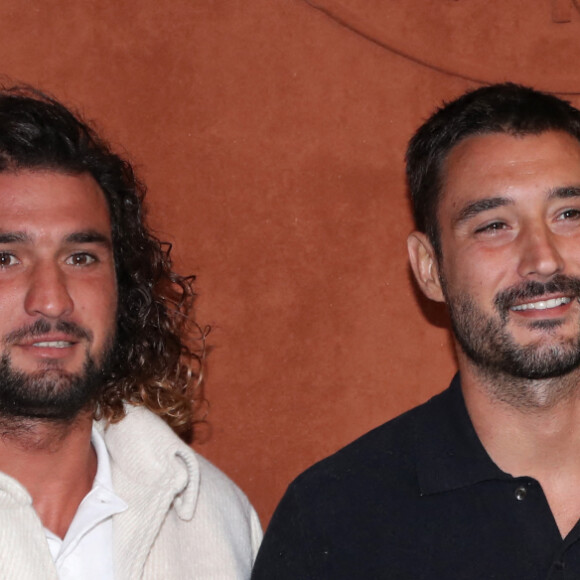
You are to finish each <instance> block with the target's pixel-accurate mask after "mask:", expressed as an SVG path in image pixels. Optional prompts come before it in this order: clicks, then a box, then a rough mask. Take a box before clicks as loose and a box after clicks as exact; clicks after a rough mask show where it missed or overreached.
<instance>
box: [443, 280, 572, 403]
mask: <svg viewBox="0 0 580 580" xmlns="http://www.w3.org/2000/svg"><path fill="white" fill-rule="evenodd" d="M443 289H444V293H445V297H446V300H447V305H448V308H449V315H450V318H451V326H452V329H453V333H454V335H455V338H456V341H457V343H458V345H459V347H460V349H461V351H462V352H463V353H464V354H465V355H466V357H467V359H468V361H469V363H470V364H471V367H472V368H473V369H474V371H475V372H476V374H477V375H478V376H479V377H480V379H481V380H482V383H483V384H484V385H485V387H486V388H487V390H488V391H489V393H490V394H491V395H492V397H493V398H496V399H498V400H500V401H503V402H506V403H508V404H510V405H512V406H515V407H517V408H521V409H526V408H527V409H534V408H539V407H547V406H553V405H554V404H556V403H557V402H559V401H561V400H562V399H565V398H569V397H570V396H572V395H573V394H574V393H575V392H576V391H577V390H578V384H579V381H578V377H577V376H576V375H577V373H575V372H574V371H576V370H577V369H578V368H579V367H580V323H579V325H578V329H577V332H576V334H575V335H574V336H572V337H568V338H557V330H558V328H559V327H560V326H561V325H562V321H560V320H539V321H535V322H534V321H531V322H529V323H528V324H529V327H530V328H532V329H533V328H536V329H537V330H539V331H542V334H543V336H540V338H538V339H537V340H536V341H534V342H532V343H530V344H526V345H521V344H518V343H517V342H515V340H514V338H513V336H512V334H511V333H510V332H509V330H508V323H509V316H510V307H511V306H513V305H514V304H515V303H516V300H519V301H522V300H525V301H533V300H534V299H535V298H538V297H541V296H545V295H546V294H549V293H560V292H561V293H564V294H566V295H571V296H573V297H574V298H573V299H577V298H578V296H580V280H578V279H575V278H571V277H568V276H562V275H557V276H555V277H554V278H553V279H552V280H550V281H549V282H547V283H541V282H536V281H529V282H527V283H524V284H520V285H518V286H515V287H512V288H509V289H507V290H505V291H502V292H500V293H498V295H497V296H496V298H495V301H494V308H495V312H496V316H492V315H488V314H487V313H485V312H483V311H482V310H481V309H480V308H479V306H478V305H477V304H476V303H475V301H474V300H473V299H472V298H471V296H469V295H467V294H457V295H453V294H450V292H449V290H448V288H447V284H446V283H443Z"/></svg>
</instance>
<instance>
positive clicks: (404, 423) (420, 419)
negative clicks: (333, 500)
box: [292, 391, 447, 489]
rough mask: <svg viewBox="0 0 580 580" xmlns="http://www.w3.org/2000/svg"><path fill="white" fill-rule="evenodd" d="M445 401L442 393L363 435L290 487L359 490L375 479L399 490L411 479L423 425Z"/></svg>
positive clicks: (308, 471) (436, 412) (299, 477)
mask: <svg viewBox="0 0 580 580" xmlns="http://www.w3.org/2000/svg"><path fill="white" fill-rule="evenodd" d="M446 397H447V391H444V392H443V393H440V394H438V395H436V396H435V397H433V398H431V399H430V400H428V401H426V402H425V403H423V404H421V405H418V406H417V407H414V408H412V409H410V410H409V411H406V412H405V413H403V414H401V415H399V416H397V417H395V418H393V419H391V420H390V421H387V422H386V423H383V424H382V425H380V426H379V427H376V428H375V429H373V430H372V431H369V432H368V433H366V434H364V435H362V436H361V437H359V438H358V439H356V440H355V441H353V442H352V443H349V444H348V445H346V446H345V447H343V448H342V449H340V450H339V451H337V452H336V453H334V454H333V455H330V456H329V457H327V458H326V459H323V460H322V461H319V462H318V463H316V464H314V465H313V466H312V467H310V468H309V469H307V470H306V471H305V472H304V473H302V474H301V475H300V476H298V477H297V478H296V479H295V480H294V482H293V484H292V486H293V487H294V488H296V489H301V488H303V487H308V488H310V489H316V488H317V487H319V486H320V485H321V484H323V482H324V488H325V489H326V486H327V485H332V484H333V483H334V484H337V485H341V484H344V485H348V484H349V482H352V483H353V485H355V486H361V485H364V482H365V481H367V482H368V483H369V484H372V483H373V481H375V478H380V481H381V485H382V486H385V485H388V483H389V481H390V480H392V482H393V483H394V484H396V485H397V486H400V485H401V479H402V478H404V476H405V474H408V476H409V477H412V476H413V472H414V465H415V460H416V453H415V450H416V446H417V442H418V439H420V438H421V437H422V434H423V432H424V431H425V424H426V423H427V422H429V421H431V420H437V417H438V415H439V409H440V408H441V406H443V405H444V404H445V398H446Z"/></svg>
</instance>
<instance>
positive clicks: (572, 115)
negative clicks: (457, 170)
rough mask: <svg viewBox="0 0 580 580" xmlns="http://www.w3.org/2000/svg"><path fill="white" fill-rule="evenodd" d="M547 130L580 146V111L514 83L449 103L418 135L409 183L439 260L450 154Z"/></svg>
mask: <svg viewBox="0 0 580 580" xmlns="http://www.w3.org/2000/svg"><path fill="white" fill-rule="evenodd" d="M545 131H563V132H566V133H568V134H570V135H572V136H573V137H574V138H575V139H577V140H578V141H580V111H578V109H575V108H574V107H573V106H572V105H571V104H570V103H568V102H567V101H564V100H562V99H559V98H558V97H555V96H554V95H550V94H548V93H543V92H540V91H537V90H535V89H532V88H530V87H525V86H522V85H517V84H514V83H502V84H496V85H488V86H485V87H481V88H479V89H476V90H473V91H469V92H467V93H465V94H463V95H462V96H461V97H459V98H458V99H456V100H454V101H452V102H450V103H444V104H443V106H442V107H440V108H439V109H437V110H436V111H435V113H434V114H433V115H432V116H431V117H430V118H429V119H428V120H427V121H426V122H425V123H424V124H423V125H422V126H421V127H420V128H419V129H418V130H417V132H416V133H415V135H414V136H413V138H412V139H411V141H410V142H409V147H408V149H407V157H406V159H407V181H408V184H409V191H410V194H411V203H412V207H413V215H414V218H415V225H416V227H417V229H418V230H420V231H422V232H425V233H426V234H427V235H428V237H429V240H430V241H431V244H432V245H433V247H434V249H435V251H436V253H437V256H438V257H440V252H441V248H440V239H439V224H438V221H437V209H438V203H439V196H440V194H441V190H442V188H443V185H444V184H443V174H444V164H445V161H446V159H447V156H448V155H449V153H450V152H451V149H453V147H455V146H456V145H457V144H459V142H460V141H463V140H464V139H466V138H468V137H471V136H474V135H485V134H489V133H507V134H510V135H516V136H523V135H537V134H539V133H544V132H545Z"/></svg>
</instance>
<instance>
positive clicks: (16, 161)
mask: <svg viewBox="0 0 580 580" xmlns="http://www.w3.org/2000/svg"><path fill="white" fill-rule="evenodd" d="M22 170H49V171H57V172H62V173H65V174H72V175H80V174H89V175H91V176H92V177H93V178H94V179H95V181H96V182H97V183H98V184H99V186H100V188H101V190H102V191H103V193H104V195H105V198H106V200H107V204H108V208H109V213H110V218H111V228H112V237H113V251H114V258H115V269H116V276H117V291H118V310H117V328H116V343H115V347H114V349H113V353H112V361H111V364H110V368H109V369H108V370H107V374H106V376H105V382H104V386H103V390H102V392H101V395H100V397H99V399H98V401H97V406H96V409H95V414H96V416H97V417H103V418H105V419H107V420H108V421H112V422H114V421H118V420H120V419H122V418H123V417H124V413H125V411H124V406H125V403H131V404H134V405H144V406H146V407H148V408H149V409H151V410H152V411H153V412H155V413H156V414H158V415H159V416H161V417H162V418H163V419H164V420H165V421H166V422H167V423H168V424H169V425H170V426H171V427H172V428H173V429H174V430H175V431H176V432H178V433H180V434H182V435H183V436H184V437H185V438H188V439H191V434H192V431H191V430H192V423H193V420H194V416H195V410H196V409H195V401H198V400H201V399H202V396H201V392H200V390H199V385H200V380H201V379H200V377H201V362H202V354H203V348H202V347H200V348H197V349H195V350H194V349H193V348H192V347H191V346H190V345H191V344H192V343H193V341H192V335H191V331H192V330H191V329H192V328H197V327H196V326H195V325H194V323H193V320H192V317H191V309H192V305H193V300H194V297H195V295H194V291H193V287H192V283H193V277H192V276H188V277H184V276H180V275H178V274H176V273H175V272H174V271H173V270H172V263H171V259H170V255H169V253H170V245H169V244H165V243H163V242H160V241H159V240H158V239H157V238H156V236H154V235H153V234H152V232H151V231H150V230H149V229H148V227H147V226H146V224H145V218H144V207H143V200H144V197H145V187H144V186H143V184H142V183H140V182H139V181H138V179H137V178H136V177H135V174H134V172H133V169H132V167H131V165H130V163H129V162H128V161H127V160H125V159H123V158H121V157H120V156H119V155H117V154H116V153H114V152H113V151H112V150H111V148H110V147H109V145H108V144H107V143H106V142H105V141H103V140H102V139H101V138H100V137H99V136H98V135H97V134H96V132H95V131H94V130H93V129H92V128H91V127H90V126H89V125H88V124H87V123H86V122H84V121H83V120H82V119H81V117H80V115H78V114H73V113H72V112H71V111H70V110H69V109H67V108H66V107H65V106H63V105H62V104H61V103H59V102H58V101H56V100H55V99H54V98H52V97H50V96H48V95H46V94H44V93H41V92H39V91H37V90H35V89H33V88H31V87H13V88H0V172H18V171H22ZM201 338H202V342H203V336H201Z"/></svg>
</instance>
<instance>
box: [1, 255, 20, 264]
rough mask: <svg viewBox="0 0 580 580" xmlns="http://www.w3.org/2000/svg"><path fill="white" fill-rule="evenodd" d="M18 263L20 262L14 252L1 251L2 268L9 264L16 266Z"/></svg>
mask: <svg viewBox="0 0 580 580" xmlns="http://www.w3.org/2000/svg"><path fill="white" fill-rule="evenodd" d="M16 264H18V259H17V258H16V256H15V255H14V254H8V253H7V252H0V268H8V267H9V266H14V265H16Z"/></svg>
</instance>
